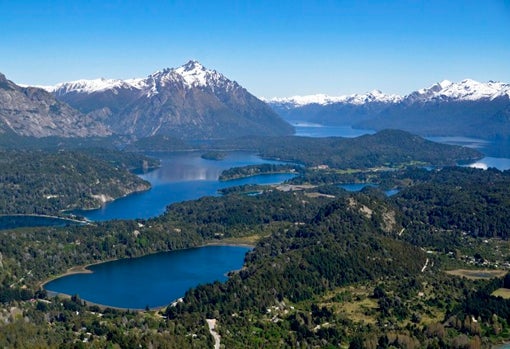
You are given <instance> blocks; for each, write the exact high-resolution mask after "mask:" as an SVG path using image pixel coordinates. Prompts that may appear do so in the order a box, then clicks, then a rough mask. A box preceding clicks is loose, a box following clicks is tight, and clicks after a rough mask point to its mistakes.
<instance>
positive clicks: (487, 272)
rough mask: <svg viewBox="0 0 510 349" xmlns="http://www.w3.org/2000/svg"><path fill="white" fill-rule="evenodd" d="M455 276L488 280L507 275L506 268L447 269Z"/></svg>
mask: <svg viewBox="0 0 510 349" xmlns="http://www.w3.org/2000/svg"><path fill="white" fill-rule="evenodd" d="M446 273H447V274H449V275H453V276H460V277H465V278H467V279H470V280H488V279H492V278H501V277H503V276H505V275H506V273H507V271H506V270H493V269H455V270H448V271H446Z"/></svg>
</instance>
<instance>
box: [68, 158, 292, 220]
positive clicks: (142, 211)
mask: <svg viewBox="0 0 510 349" xmlns="http://www.w3.org/2000/svg"><path fill="white" fill-rule="evenodd" d="M201 154H202V153H200V152H180V153H164V154H157V155H156V156H157V157H158V158H160V159H161V167H160V168H158V169H156V170H154V171H151V172H149V173H146V174H144V175H141V176H140V177H141V178H143V179H145V180H147V181H149V182H150V183H151V185H152V188H151V189H150V190H148V191H146V192H142V193H135V194H132V195H129V196H126V197H124V198H120V199H118V200H115V201H113V202H111V203H108V204H106V205H104V206H103V207H102V208H100V209H97V210H89V211H83V210H76V211H73V213H74V214H77V215H81V216H84V217H86V218H87V219H89V220H91V221H105V220H111V219H135V218H150V217H155V216H159V215H161V214H163V213H164V212H165V209H166V207H167V205H169V204H171V203H175V202H181V201H186V200H194V199H199V198H201V197H203V196H217V195H219V194H218V190H220V189H224V188H228V187H233V186H238V185H244V184H262V185H264V184H278V183H282V182H284V181H286V180H288V179H291V178H293V177H294V176H295V175H294V174H285V173H284V174H269V175H259V176H253V177H247V178H241V179H236V180H231V181H219V180H218V178H219V175H220V174H221V172H222V171H223V170H226V169H229V168H232V167H239V166H247V165H255V164H263V163H270V164H283V162H280V161H272V160H265V159H262V158H260V157H258V156H256V155H255V154H252V153H246V152H232V153H228V154H227V156H226V157H225V159H223V160H206V159H203V158H202V157H201Z"/></svg>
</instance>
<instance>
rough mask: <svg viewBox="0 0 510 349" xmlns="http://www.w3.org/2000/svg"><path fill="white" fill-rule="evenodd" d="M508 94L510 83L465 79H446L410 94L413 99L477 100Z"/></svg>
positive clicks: (424, 100)
mask: <svg viewBox="0 0 510 349" xmlns="http://www.w3.org/2000/svg"><path fill="white" fill-rule="evenodd" d="M504 95H507V96H509V97H510V84H505V83H502V82H494V81H489V82H487V83H482V82H478V81H475V80H472V79H465V80H462V81H460V82H458V83H454V82H451V81H448V80H444V81H442V82H440V83H437V84H434V85H432V86H431V87H429V88H424V89H420V90H418V91H415V92H413V93H411V94H410V95H408V98H410V99H411V100H413V101H417V100H419V101H421V102H428V101H435V100H437V101H444V100H450V101H452V100H457V101H476V100H480V99H494V98H497V97H501V96H504Z"/></svg>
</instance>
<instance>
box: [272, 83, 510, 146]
mask: <svg viewBox="0 0 510 349" xmlns="http://www.w3.org/2000/svg"><path fill="white" fill-rule="evenodd" d="M265 101H266V102H267V103H269V104H270V105H271V107H272V108H273V109H274V110H275V111H276V112H277V113H279V114H280V115H281V116H282V117H283V118H284V119H286V120H290V121H308V122H315V123H320V124H326V125H328V124H329V125H352V126H354V127H358V128H370V129H375V130H381V129H385V128H394V129H402V130H406V131H410V132H413V133H417V134H420V135H424V136H452V135H463V136H474V137H481V138H492V137H497V136H502V137H508V136H510V84H506V83H501V82H494V81H489V82H487V83H481V82H477V81H474V80H471V79H465V80H462V81H460V82H457V83H454V82H450V81H448V80H445V81H442V82H440V83H437V84H434V85H432V86H430V87H429V88H423V89H420V90H417V91H414V92H412V93H410V94H408V95H405V96H399V95H387V94H383V93H382V92H380V91H378V90H375V91H372V92H368V93H366V94H354V95H347V96H338V97H333V96H327V95H311V96H294V97H290V98H272V99H265Z"/></svg>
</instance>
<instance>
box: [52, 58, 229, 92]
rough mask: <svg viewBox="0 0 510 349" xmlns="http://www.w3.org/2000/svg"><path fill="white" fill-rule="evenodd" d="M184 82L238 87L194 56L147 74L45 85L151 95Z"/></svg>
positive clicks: (65, 89) (56, 88)
mask: <svg viewBox="0 0 510 349" xmlns="http://www.w3.org/2000/svg"><path fill="white" fill-rule="evenodd" d="M176 83H178V84H182V85H183V86H184V87H186V88H188V89H191V88H196V87H198V88H211V89H215V88H223V89H226V90H227V91H228V90H232V89H234V88H235V87H236V86H237V87H238V85H237V83H236V82H234V81H230V80H229V79H227V78H226V77H225V76H224V75H222V74H221V73H218V72H217V71H216V70H209V69H207V68H205V67H204V66H203V65H202V64H200V63H199V62H198V61H194V60H191V61H189V62H188V63H186V64H184V65H183V66H180V67H178V68H166V69H163V70H158V71H156V72H154V73H153V74H151V75H149V76H148V77H147V78H135V79H127V80H120V79H105V78H100V79H93V80H76V81H70V82H63V83H60V84H57V85H55V86H43V88H45V89H46V90H47V91H48V92H51V93H53V94H54V95H55V96H57V97H58V96H65V95H67V94H70V93H88V94H93V93H97V92H104V91H109V90H110V91H119V90H125V89H127V90H134V91H139V92H143V93H145V94H146V95H148V96H153V95H155V94H157V93H158V92H159V91H158V89H159V88H164V87H166V86H169V85H172V84H176Z"/></svg>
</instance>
